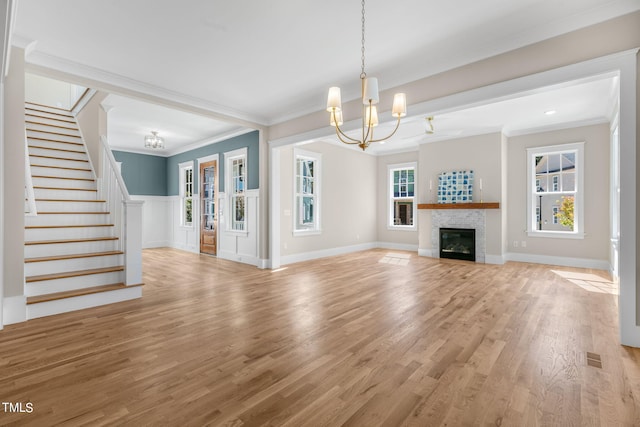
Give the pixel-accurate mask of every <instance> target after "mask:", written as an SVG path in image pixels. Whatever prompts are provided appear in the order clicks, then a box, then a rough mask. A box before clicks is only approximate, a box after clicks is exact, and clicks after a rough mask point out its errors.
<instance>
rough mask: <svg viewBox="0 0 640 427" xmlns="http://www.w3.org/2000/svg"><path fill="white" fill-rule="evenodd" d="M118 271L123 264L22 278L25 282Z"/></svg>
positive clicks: (122, 268)
mask: <svg viewBox="0 0 640 427" xmlns="http://www.w3.org/2000/svg"><path fill="white" fill-rule="evenodd" d="M118 271H124V265H117V266H115V267H102V268H91V269H88V270H77V271H65V272H64V273H53V274H41V275H39V276H27V277H25V278H24V280H25V282H27V283H33V282H44V281H45V280H57V279H68V278H70V277H80V276H91V275H93V274H102V273H115V272H118Z"/></svg>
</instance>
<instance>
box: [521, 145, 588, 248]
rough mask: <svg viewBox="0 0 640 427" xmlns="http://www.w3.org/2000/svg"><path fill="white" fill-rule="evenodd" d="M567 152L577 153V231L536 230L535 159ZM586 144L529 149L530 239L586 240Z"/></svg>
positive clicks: (528, 225) (575, 207) (528, 205)
mask: <svg viewBox="0 0 640 427" xmlns="http://www.w3.org/2000/svg"><path fill="white" fill-rule="evenodd" d="M566 151H575V152H576V169H577V171H576V199H577V202H576V203H575V205H574V229H575V231H553V230H543V231H540V230H536V224H535V223H534V219H535V217H536V210H535V207H536V201H535V197H536V192H535V178H534V164H533V161H532V160H533V159H535V157H536V156H541V155H545V154H556V153H562V152H566ZM584 163H585V162H584V142H574V143H568V144H560V145H551V146H545V147H532V148H527V194H526V197H527V217H526V221H527V235H528V236H530V237H551V238H561V239H584V236H585V232H584V197H585V191H584Z"/></svg>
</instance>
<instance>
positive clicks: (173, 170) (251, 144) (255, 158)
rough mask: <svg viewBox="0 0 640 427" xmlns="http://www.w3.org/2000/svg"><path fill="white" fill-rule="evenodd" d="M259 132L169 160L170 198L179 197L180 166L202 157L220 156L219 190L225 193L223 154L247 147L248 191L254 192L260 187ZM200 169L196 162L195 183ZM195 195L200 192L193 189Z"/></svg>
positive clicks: (197, 149)
mask: <svg viewBox="0 0 640 427" xmlns="http://www.w3.org/2000/svg"><path fill="white" fill-rule="evenodd" d="M259 141H260V139H259V135H258V131H257V130H256V131H253V132H249V133H245V134H244V135H239V136H235V137H233V138H230V139H227V140H225V141H220V142H216V143H215V144H210V145H207V146H204V147H200V148H196V149H195V150H191V151H185V152H184V153H180V154H176V155H175V156H171V157H168V158H167V193H168V195H169V196H177V195H178V184H179V179H178V169H179V166H178V165H179V164H180V163H184V162H188V161H190V160H194V161H195V160H197V159H199V158H200V157H206V156H211V155H213V154H219V155H220V157H219V160H218V176H219V180H218V190H219V191H224V157H223V156H222V154H223V153H226V152H229V151H233V150H238V149H240V148H244V147H247V189H249V190H253V189H256V188H259V186H260V179H259V178H260V176H259V175H260V174H259V165H260V149H259ZM198 173H199V171H198V168H197V165H196V164H195V162H194V170H193V182H194V183H195V182H198ZM193 192H194V193H197V192H198V189H197V188H194V189H193Z"/></svg>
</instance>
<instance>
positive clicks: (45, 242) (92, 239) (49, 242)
mask: <svg viewBox="0 0 640 427" xmlns="http://www.w3.org/2000/svg"><path fill="white" fill-rule="evenodd" d="M109 240H118V238H117V237H111V236H109V237H88V238H82V239H58V240H31V241H28V242H24V244H25V246H31V245H55V244H58V243H87V242H106V241H109Z"/></svg>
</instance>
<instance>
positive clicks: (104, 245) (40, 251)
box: [24, 240, 120, 258]
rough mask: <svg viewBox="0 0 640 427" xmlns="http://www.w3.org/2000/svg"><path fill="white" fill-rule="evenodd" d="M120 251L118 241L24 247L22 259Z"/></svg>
mask: <svg viewBox="0 0 640 427" xmlns="http://www.w3.org/2000/svg"><path fill="white" fill-rule="evenodd" d="M118 249H120V248H119V247H118V240H101V241H98V242H78V243H50V244H46V245H25V247H24V257H25V258H36V257H44V256H53V255H72V254H88V253H92V252H106V251H115V250H118Z"/></svg>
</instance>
